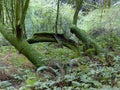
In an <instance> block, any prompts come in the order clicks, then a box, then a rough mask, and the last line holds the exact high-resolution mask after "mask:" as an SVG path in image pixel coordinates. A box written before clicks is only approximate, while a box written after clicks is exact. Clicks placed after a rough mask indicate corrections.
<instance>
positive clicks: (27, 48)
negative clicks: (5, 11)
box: [0, 25, 44, 67]
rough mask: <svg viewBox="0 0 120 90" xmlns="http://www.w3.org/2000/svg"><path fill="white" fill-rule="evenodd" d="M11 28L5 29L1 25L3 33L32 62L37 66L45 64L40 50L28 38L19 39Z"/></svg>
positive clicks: (0, 30)
mask: <svg viewBox="0 0 120 90" xmlns="http://www.w3.org/2000/svg"><path fill="white" fill-rule="evenodd" d="M8 31H9V30H5V29H4V28H3V25H0V32H1V33H2V35H3V36H4V37H5V38H6V39H7V40H8V41H9V42H10V43H11V44H12V45H13V46H14V47H15V48H16V49H17V50H18V51H19V52H20V53H22V54H23V55H24V56H26V57H27V58H28V59H29V61H30V62H32V63H33V64H34V65H35V66H36V67H39V66H41V65H44V61H42V58H41V54H40V52H39V51H38V50H36V49H35V48H34V47H32V46H31V45H30V44H29V43H28V42H27V41H26V40H18V39H17V38H16V37H15V35H13V34H12V33H11V32H8Z"/></svg>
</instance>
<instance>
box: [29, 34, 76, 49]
mask: <svg viewBox="0 0 120 90" xmlns="http://www.w3.org/2000/svg"><path fill="white" fill-rule="evenodd" d="M57 39H58V40H57ZM28 42H29V43H30V44H32V43H39V42H56V43H58V44H59V42H60V44H62V45H64V46H65V47H68V48H69V49H72V50H73V51H78V46H77V43H76V42H74V41H73V40H71V39H67V38H65V37H64V35H63V34H55V33H35V34H34V35H33V37H32V38H30V39H28Z"/></svg>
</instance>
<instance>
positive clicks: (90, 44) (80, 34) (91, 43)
mask: <svg viewBox="0 0 120 90" xmlns="http://www.w3.org/2000/svg"><path fill="white" fill-rule="evenodd" d="M71 33H74V34H75V35H76V36H77V38H78V39H79V40H81V41H82V42H83V43H84V44H85V47H86V50H87V49H89V48H94V49H95V54H99V53H100V51H101V48H100V46H99V45H98V44H97V43H96V41H95V40H93V39H92V38H91V37H90V36H89V35H88V34H86V33H85V32H84V31H83V30H81V29H79V28H78V27H77V26H75V25H72V26H71Z"/></svg>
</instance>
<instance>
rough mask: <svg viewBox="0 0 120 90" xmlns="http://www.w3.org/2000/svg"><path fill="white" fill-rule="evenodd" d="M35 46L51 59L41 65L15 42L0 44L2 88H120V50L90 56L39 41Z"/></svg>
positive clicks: (100, 89) (8, 89)
mask: <svg viewBox="0 0 120 90" xmlns="http://www.w3.org/2000/svg"><path fill="white" fill-rule="evenodd" d="M35 48H38V49H39V50H40V51H42V52H41V53H42V56H41V57H42V58H43V59H44V60H45V62H47V63H46V65H45V66H41V67H39V68H38V69H36V68H35V67H34V66H33V65H32V64H31V63H30V62H29V61H28V60H27V59H26V58H25V57H24V56H23V55H21V54H19V53H18V52H17V51H16V50H15V49H14V48H13V47H12V46H2V47H0V90H119V89H120V54H119V53H120V52H117V51H116V52H115V51H110V52H108V53H107V54H105V53H101V56H94V57H92V58H89V57H87V56H84V57H76V56H75V54H74V53H73V52H72V51H69V50H68V49H66V48H64V49H63V48H58V47H56V46H49V48H48V46H47V45H45V44H38V45H35ZM56 48H57V49H56Z"/></svg>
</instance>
